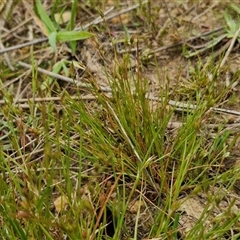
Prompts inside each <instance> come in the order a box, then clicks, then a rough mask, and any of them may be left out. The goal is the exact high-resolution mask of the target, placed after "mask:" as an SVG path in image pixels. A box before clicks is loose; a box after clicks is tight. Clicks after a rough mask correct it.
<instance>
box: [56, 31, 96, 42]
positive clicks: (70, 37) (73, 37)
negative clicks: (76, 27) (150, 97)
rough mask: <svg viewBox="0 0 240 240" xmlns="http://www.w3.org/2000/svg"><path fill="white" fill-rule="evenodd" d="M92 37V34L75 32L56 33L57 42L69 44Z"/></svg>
mask: <svg viewBox="0 0 240 240" xmlns="http://www.w3.org/2000/svg"><path fill="white" fill-rule="evenodd" d="M92 36H94V34H92V33H89V32H85V31H82V32H76V31H65V32H58V33H57V41H59V42H71V41H77V40H83V39H87V38H90V37H92Z"/></svg>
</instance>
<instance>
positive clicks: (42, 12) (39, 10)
mask: <svg viewBox="0 0 240 240" xmlns="http://www.w3.org/2000/svg"><path fill="white" fill-rule="evenodd" d="M35 12H36V14H37V15H38V16H39V18H40V19H41V20H42V21H43V23H44V24H45V26H46V27H47V29H48V32H49V34H50V33H52V32H55V31H56V29H55V27H54V24H53V23H52V21H51V19H50V18H49V17H48V15H47V13H46V11H45V9H44V8H43V6H42V4H41V1H39V0H37V1H35Z"/></svg>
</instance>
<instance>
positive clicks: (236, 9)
mask: <svg viewBox="0 0 240 240" xmlns="http://www.w3.org/2000/svg"><path fill="white" fill-rule="evenodd" d="M230 7H231V8H232V9H233V10H235V11H236V12H237V13H238V14H239V15H240V8H239V7H238V6H237V5H236V4H234V3H232V4H230Z"/></svg>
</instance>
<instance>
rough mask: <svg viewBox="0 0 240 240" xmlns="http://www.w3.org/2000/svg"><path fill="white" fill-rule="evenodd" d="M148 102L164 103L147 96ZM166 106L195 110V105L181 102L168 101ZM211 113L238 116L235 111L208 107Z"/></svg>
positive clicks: (239, 113)
mask: <svg viewBox="0 0 240 240" xmlns="http://www.w3.org/2000/svg"><path fill="white" fill-rule="evenodd" d="M147 98H148V99H149V100H154V101H165V99H164V98H163V99H162V100H161V99H159V98H157V97H151V96H148V97H147ZM168 104H169V105H171V106H174V107H177V108H180V109H181V110H184V109H185V110H189V109H191V110H194V109H196V108H197V105H195V104H191V103H182V102H178V101H174V100H169V101H168ZM209 110H211V111H214V112H219V113H226V114H231V115H234V116H240V112H238V111H235V110H229V109H225V108H216V107H210V109H209Z"/></svg>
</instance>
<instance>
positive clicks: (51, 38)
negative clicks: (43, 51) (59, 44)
mask: <svg viewBox="0 0 240 240" xmlns="http://www.w3.org/2000/svg"><path fill="white" fill-rule="evenodd" d="M56 41H57V32H52V33H50V35H49V36H48V42H49V44H50V46H51V48H52V51H53V52H55V50H56Z"/></svg>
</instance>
